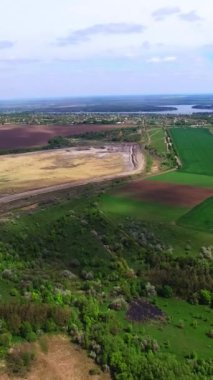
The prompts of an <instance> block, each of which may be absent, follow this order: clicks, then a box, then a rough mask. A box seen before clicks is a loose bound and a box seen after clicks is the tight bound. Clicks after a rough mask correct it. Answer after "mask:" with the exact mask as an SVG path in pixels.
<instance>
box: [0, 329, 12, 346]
mask: <svg viewBox="0 0 213 380" xmlns="http://www.w3.org/2000/svg"><path fill="white" fill-rule="evenodd" d="M11 341H12V335H11V334H10V333H9V332H6V333H4V334H1V335H0V346H2V347H9V346H10V345H11Z"/></svg>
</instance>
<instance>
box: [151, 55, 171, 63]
mask: <svg viewBox="0 0 213 380" xmlns="http://www.w3.org/2000/svg"><path fill="white" fill-rule="evenodd" d="M176 60H177V57H175V56H166V57H151V58H148V59H147V61H146V62H147V63H162V62H174V61H176Z"/></svg>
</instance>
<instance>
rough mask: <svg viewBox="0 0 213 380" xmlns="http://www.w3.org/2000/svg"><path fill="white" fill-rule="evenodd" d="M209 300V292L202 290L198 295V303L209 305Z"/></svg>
mask: <svg viewBox="0 0 213 380" xmlns="http://www.w3.org/2000/svg"><path fill="white" fill-rule="evenodd" d="M211 300H212V297H211V292H210V291H209V290H206V289H202V290H201V291H200V294H199V302H200V303H201V304H202V305H211Z"/></svg>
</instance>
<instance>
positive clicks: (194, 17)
mask: <svg viewBox="0 0 213 380" xmlns="http://www.w3.org/2000/svg"><path fill="white" fill-rule="evenodd" d="M179 17H180V18H181V19H182V20H184V21H189V22H196V21H201V20H202V18H201V17H200V16H199V15H198V14H197V12H196V11H191V12H188V13H181V14H180V15H179Z"/></svg>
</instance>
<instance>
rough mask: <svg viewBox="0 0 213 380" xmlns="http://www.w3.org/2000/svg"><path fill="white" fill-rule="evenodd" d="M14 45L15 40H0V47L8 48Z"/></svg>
mask: <svg viewBox="0 0 213 380" xmlns="http://www.w3.org/2000/svg"><path fill="white" fill-rule="evenodd" d="M14 45H15V42H13V41H8V40H0V49H9V48H12V47H13V46H14Z"/></svg>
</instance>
